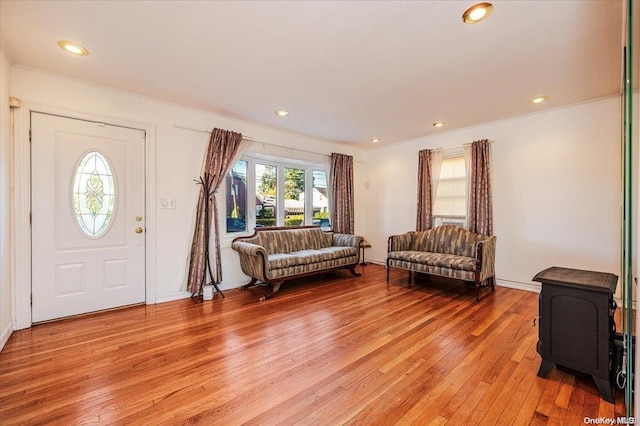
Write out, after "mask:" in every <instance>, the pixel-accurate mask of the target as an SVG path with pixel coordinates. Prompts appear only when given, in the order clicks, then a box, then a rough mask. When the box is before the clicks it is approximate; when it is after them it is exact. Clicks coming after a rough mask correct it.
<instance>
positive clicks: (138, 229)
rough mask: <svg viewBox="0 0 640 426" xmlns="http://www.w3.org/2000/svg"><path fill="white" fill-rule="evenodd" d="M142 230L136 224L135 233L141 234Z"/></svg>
mask: <svg viewBox="0 0 640 426" xmlns="http://www.w3.org/2000/svg"><path fill="white" fill-rule="evenodd" d="M142 231H143V229H142V227H140V226H138V227H137V228H136V234H142Z"/></svg>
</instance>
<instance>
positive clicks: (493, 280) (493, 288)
mask: <svg viewBox="0 0 640 426" xmlns="http://www.w3.org/2000/svg"><path fill="white" fill-rule="evenodd" d="M491 291H496V277H495V275H494V276H493V277H491Z"/></svg>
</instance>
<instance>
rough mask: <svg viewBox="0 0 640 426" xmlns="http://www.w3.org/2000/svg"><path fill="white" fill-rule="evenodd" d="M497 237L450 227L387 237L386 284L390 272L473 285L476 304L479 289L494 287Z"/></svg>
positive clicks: (444, 226)
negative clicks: (392, 269) (448, 279)
mask: <svg viewBox="0 0 640 426" xmlns="http://www.w3.org/2000/svg"><path fill="white" fill-rule="evenodd" d="M495 254H496V237H495V236H486V235H481V234H475V233H473V232H470V231H467V230H465V229H463V228H460V227H458V226H453V225H443V226H438V227H436V228H433V229H429V230H427V231H411V232H407V233H405V234H402V235H392V236H391V237H389V242H388V246H387V281H388V280H389V269H390V268H399V269H406V270H408V271H409V283H411V275H412V273H413V272H422V273H425V274H430V275H439V276H443V277H450V278H455V279H459V280H464V281H469V282H473V283H474V284H475V286H476V301H478V300H479V296H480V286H486V285H490V286H491V290H492V291H493V290H494V288H495V281H496V278H495Z"/></svg>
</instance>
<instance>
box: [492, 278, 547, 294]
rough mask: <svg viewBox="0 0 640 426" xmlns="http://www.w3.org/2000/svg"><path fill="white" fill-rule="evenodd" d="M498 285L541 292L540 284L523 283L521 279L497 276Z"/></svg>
mask: <svg viewBox="0 0 640 426" xmlns="http://www.w3.org/2000/svg"><path fill="white" fill-rule="evenodd" d="M496 285H498V286H500V287H507V288H515V289H516V290H525V291H530V292H532V293H540V284H533V283H521V282H519V281H509V280H501V279H500V278H496Z"/></svg>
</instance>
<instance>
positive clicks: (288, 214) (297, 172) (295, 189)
mask: <svg viewBox="0 0 640 426" xmlns="http://www.w3.org/2000/svg"><path fill="white" fill-rule="evenodd" d="M284 214H285V218H284V226H299V225H304V169H294V168H289V167H285V169H284Z"/></svg>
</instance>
